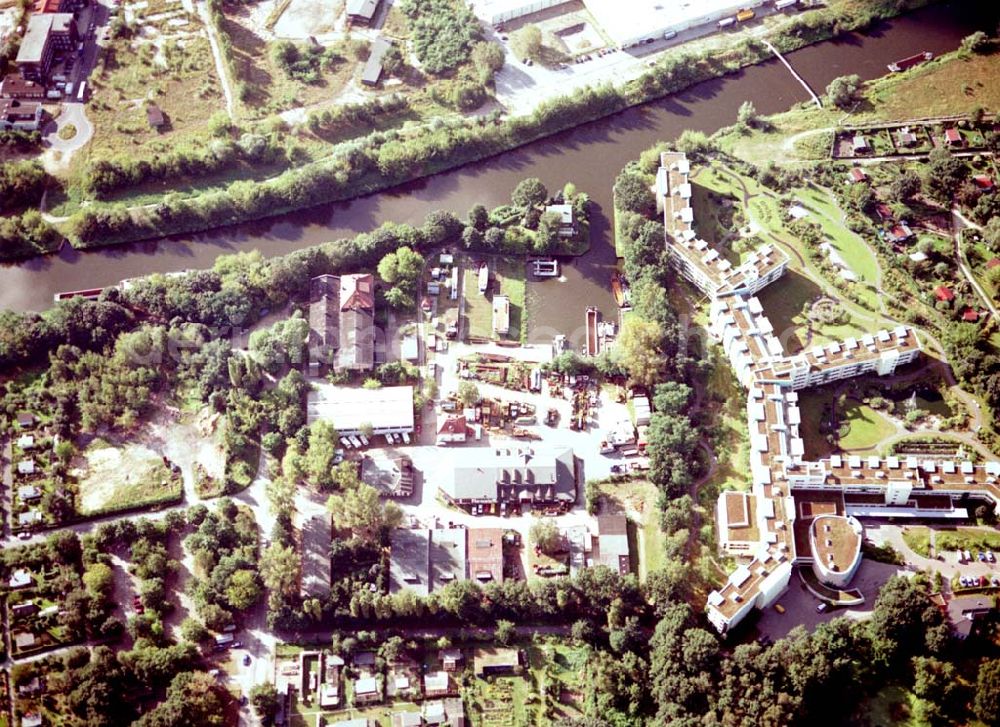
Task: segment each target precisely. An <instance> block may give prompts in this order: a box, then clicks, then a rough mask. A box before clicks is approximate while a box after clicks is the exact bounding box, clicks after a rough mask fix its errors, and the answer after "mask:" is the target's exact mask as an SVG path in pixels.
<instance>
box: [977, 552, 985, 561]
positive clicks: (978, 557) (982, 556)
mask: <svg viewBox="0 0 1000 727" xmlns="http://www.w3.org/2000/svg"><path fill="white" fill-rule="evenodd" d="M976 558H977V559H978V560H979V562H980V563H985V562H986V553H984V552H983V551H981V550H980V551H979V552H978V553H976Z"/></svg>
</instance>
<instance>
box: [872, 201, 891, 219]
mask: <svg viewBox="0 0 1000 727" xmlns="http://www.w3.org/2000/svg"><path fill="white" fill-rule="evenodd" d="M875 214H877V215H878V218H879V219H880V220H882V221H883V222H885V221H886V220H891V219H892V210H891V209H889V205H887V204H885V203H884V202H879V203H878V204H877V205H875Z"/></svg>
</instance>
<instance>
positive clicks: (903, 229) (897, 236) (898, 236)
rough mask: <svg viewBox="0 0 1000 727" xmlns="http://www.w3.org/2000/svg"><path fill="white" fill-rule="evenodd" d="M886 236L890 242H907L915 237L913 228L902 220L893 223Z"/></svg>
mask: <svg viewBox="0 0 1000 727" xmlns="http://www.w3.org/2000/svg"><path fill="white" fill-rule="evenodd" d="M886 237H887V238H888V240H889V242H906V241H907V240H909V239H910V238H911V237H913V230H911V229H910V227H909V225H907V224H906V223H905V222H900V223H899V224H898V225H893V227H892V229H891V230H889V232H888V233H887V234H886Z"/></svg>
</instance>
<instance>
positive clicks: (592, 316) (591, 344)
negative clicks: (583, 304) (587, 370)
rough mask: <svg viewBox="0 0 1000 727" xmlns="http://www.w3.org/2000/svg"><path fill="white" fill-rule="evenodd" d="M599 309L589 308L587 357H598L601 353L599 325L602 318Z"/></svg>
mask: <svg viewBox="0 0 1000 727" xmlns="http://www.w3.org/2000/svg"><path fill="white" fill-rule="evenodd" d="M600 315H601V314H600V312H598V310H597V308H594V307H593V306H591V307H590V308H587V355H588V356H596V355H597V354H598V353H600V337H599V336H598V333H597V323H598V318H599V317H600Z"/></svg>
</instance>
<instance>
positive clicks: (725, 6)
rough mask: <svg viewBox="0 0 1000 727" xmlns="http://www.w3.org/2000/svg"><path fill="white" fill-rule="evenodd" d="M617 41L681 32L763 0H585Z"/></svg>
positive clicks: (630, 42) (623, 43)
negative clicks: (669, 31) (670, 31)
mask: <svg viewBox="0 0 1000 727" xmlns="http://www.w3.org/2000/svg"><path fill="white" fill-rule="evenodd" d="M584 4H585V5H586V6H587V10H589V11H590V12H591V14H592V15H593V16H594V18H595V19H596V20H597V24H598V25H600V26H601V28H602V29H603V30H604V32H605V33H607V34H608V35H609V36H610V37H611V38H612V40H614V42H615V44H616V45H617V46H619V47H623V48H624V47H628V46H630V45H635V44H637V43H641V42H642V41H643V40H645V39H646V38H654V39H655V38H662V37H663V34H664V33H665V32H666V31H668V30H675V31H677V32H680V31H682V30H686V29H688V28H691V27H693V26H695V25H701V24H703V23H714V22H716V21H717V20H721V19H722V18H725V17H728V16H731V15H736V12H737V11H738V10H740V9H742V8H753V7H759V6H760V5H763V0H697V1H695V0H584Z"/></svg>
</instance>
